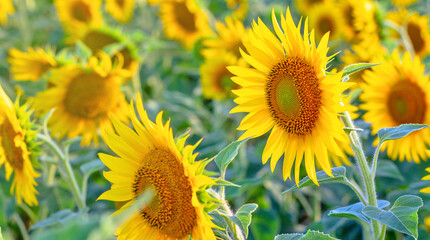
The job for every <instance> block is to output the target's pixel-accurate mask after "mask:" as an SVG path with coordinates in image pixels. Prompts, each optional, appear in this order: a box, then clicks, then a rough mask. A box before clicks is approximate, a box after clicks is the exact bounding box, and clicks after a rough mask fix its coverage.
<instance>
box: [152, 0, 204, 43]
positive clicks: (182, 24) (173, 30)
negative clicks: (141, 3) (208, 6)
mask: <svg viewBox="0 0 430 240" xmlns="http://www.w3.org/2000/svg"><path fill="white" fill-rule="evenodd" d="M160 18H161V21H162V22H163V27H164V32H165V34H166V37H167V38H169V39H174V40H178V41H179V42H181V43H182V45H184V47H185V48H187V49H191V48H192V47H193V45H194V43H195V42H196V41H197V40H199V39H200V38H202V37H207V36H210V35H211V34H212V31H211V29H210V28H209V24H208V20H207V16H206V13H205V12H204V11H203V10H202V9H200V8H199V7H198V6H197V3H196V2H195V0H172V1H164V2H162V3H161V7H160Z"/></svg>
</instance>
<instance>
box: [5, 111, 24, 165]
mask: <svg viewBox="0 0 430 240" xmlns="http://www.w3.org/2000/svg"><path fill="white" fill-rule="evenodd" d="M19 135H22V133H21V132H15V130H14V129H13V126H12V123H11V122H10V120H9V118H7V117H6V116H5V117H4V120H3V122H2V123H0V145H1V146H2V148H3V150H4V154H5V157H6V161H7V162H8V163H9V164H10V165H11V167H12V168H13V169H15V170H22V168H23V165H24V157H23V152H22V149H21V148H19V147H17V146H16V145H15V137H17V136H19Z"/></svg>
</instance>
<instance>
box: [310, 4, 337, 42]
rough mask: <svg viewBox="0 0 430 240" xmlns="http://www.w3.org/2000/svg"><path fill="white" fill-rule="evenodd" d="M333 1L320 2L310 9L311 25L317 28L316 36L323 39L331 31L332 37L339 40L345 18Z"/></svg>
mask: <svg viewBox="0 0 430 240" xmlns="http://www.w3.org/2000/svg"><path fill="white" fill-rule="evenodd" d="M340 15H341V12H340V11H339V8H337V7H336V5H335V4H333V3H326V4H318V5H316V6H315V7H313V8H312V9H311V10H310V11H309V15H308V16H309V27H311V28H314V29H315V37H316V38H317V39H321V37H322V36H324V34H326V33H327V32H330V38H331V39H333V40H337V39H339V38H340V37H341V36H342V27H343V25H344V23H343V18H340V17H339V16H340Z"/></svg>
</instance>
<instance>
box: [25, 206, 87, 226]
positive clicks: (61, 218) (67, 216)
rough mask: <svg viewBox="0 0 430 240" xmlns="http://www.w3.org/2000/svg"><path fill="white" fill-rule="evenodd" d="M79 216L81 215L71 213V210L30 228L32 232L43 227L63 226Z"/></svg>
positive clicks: (66, 210) (59, 213)
mask: <svg viewBox="0 0 430 240" xmlns="http://www.w3.org/2000/svg"><path fill="white" fill-rule="evenodd" d="M78 215H79V214H77V213H74V212H72V211H70V209H65V210H61V211H58V212H56V213H54V214H52V215H51V216H49V217H47V218H46V219H44V220H43V221H40V222H38V223H36V224H34V225H33V226H31V227H30V230H31V231H32V230H35V229H38V228H42V227H48V226H55V225H61V224H64V223H65V222H67V221H70V220H71V219H73V218H75V217H77V216H78Z"/></svg>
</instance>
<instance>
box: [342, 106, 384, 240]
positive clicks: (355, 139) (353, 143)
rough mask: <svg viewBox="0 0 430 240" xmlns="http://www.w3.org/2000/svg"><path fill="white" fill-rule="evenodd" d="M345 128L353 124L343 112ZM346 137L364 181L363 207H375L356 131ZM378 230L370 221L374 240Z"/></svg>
mask: <svg viewBox="0 0 430 240" xmlns="http://www.w3.org/2000/svg"><path fill="white" fill-rule="evenodd" d="M340 118H341V120H342V122H343V124H344V125H345V127H347V128H350V129H353V128H354V123H353V122H352V119H351V116H350V115H349V113H348V112H344V113H343V114H341V116H340ZM347 135H348V138H349V141H350V142H351V147H352V150H353V151H354V155H355V157H356V158H357V162H358V166H359V168H360V171H361V176H362V178H363V180H364V184H365V188H366V192H367V201H366V202H363V205H365V206H367V205H369V206H375V207H377V199H376V189H375V182H374V178H373V177H372V174H371V173H370V169H369V165H368V163H367V160H366V156H365V155H364V151H363V147H362V145H361V142H360V139H359V137H358V134H357V132H356V131H350V133H349V134H347ZM379 228H380V225H379V223H378V222H377V221H375V220H373V219H372V232H373V236H374V239H377V238H378V236H379V232H380V231H379Z"/></svg>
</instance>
